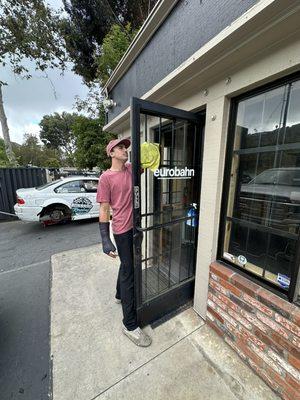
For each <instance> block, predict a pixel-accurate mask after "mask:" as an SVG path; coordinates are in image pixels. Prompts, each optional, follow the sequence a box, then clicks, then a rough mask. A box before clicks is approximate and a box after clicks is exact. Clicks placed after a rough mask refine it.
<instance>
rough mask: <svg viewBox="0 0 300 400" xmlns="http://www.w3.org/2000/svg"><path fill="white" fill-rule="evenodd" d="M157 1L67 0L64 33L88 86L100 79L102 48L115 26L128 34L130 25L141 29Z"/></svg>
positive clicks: (68, 48) (75, 69)
mask: <svg viewBox="0 0 300 400" xmlns="http://www.w3.org/2000/svg"><path fill="white" fill-rule="evenodd" d="M156 1H157V0H139V1H138V0H91V1H82V0H63V3H64V8H65V11H66V12H67V14H68V16H67V18H64V19H63V20H62V32H63V35H64V38H65V42H66V48H67V51H68V54H69V56H70V58H71V59H72V61H73V62H74V68H73V70H74V71H75V72H76V73H77V74H79V75H81V76H82V77H83V79H84V80H85V82H86V83H90V82H93V81H95V80H96V79H97V75H98V74H97V72H98V62H97V60H98V57H99V56H100V55H101V46H102V42H103V40H104V37H105V36H106V35H107V33H108V32H109V30H110V29H111V26H112V25H113V24H118V25H119V26H120V28H121V29H123V31H124V32H126V28H125V26H126V25H127V24H128V23H130V24H131V27H132V29H133V30H136V29H138V28H139V27H140V26H141V25H142V23H143V22H144V21H145V19H146V18H147V16H148V14H149V12H150V10H151V9H152V8H153V6H154V5H155V3H156Z"/></svg>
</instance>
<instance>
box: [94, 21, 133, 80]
mask: <svg viewBox="0 0 300 400" xmlns="http://www.w3.org/2000/svg"><path fill="white" fill-rule="evenodd" d="M135 34H136V32H135V31H132V29H131V25H130V23H128V24H127V25H126V26H125V27H124V28H121V27H120V25H117V24H114V25H112V27H111V28H110V30H109V32H108V33H107V35H106V36H105V38H104V39H103V43H102V49H101V55H100V56H99V57H98V59H97V60H96V61H97V64H98V70H97V77H98V78H99V80H100V82H101V84H105V82H106V81H107V80H108V78H109V76H110V75H111V73H112V71H113V70H114V69H115V67H116V66H117V64H118V62H119V61H120V59H121V58H122V56H123V54H124V53H125V51H126V50H127V48H128V47H129V45H130V43H131V41H132V40H133V38H134V36H135Z"/></svg>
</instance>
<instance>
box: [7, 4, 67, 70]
mask: <svg viewBox="0 0 300 400" xmlns="http://www.w3.org/2000/svg"><path fill="white" fill-rule="evenodd" d="M60 24H61V22H60V18H59V14H58V13H56V12H54V11H53V10H52V9H51V8H50V7H49V6H48V5H47V4H46V3H45V2H44V1H43V0H2V1H1V12H0V65H1V64H2V66H5V65H6V64H7V63H9V64H10V66H11V68H12V71H13V72H14V73H15V74H18V75H20V74H22V75H23V76H25V77H26V78H30V74H29V71H28V68H27V66H26V65H25V64H24V59H29V60H31V61H34V62H35V66H36V69H37V70H40V71H44V70H45V69H46V68H47V67H50V68H55V67H59V68H62V69H64V67H65V62H66V53H65V48H64V42H63V39H62V36H61V33H60V32H61V31H60Z"/></svg>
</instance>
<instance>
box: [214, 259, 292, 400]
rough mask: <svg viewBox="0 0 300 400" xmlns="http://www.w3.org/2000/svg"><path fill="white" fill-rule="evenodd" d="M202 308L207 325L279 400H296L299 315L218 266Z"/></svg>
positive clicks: (269, 294) (248, 281)
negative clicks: (205, 310)
mask: <svg viewBox="0 0 300 400" xmlns="http://www.w3.org/2000/svg"><path fill="white" fill-rule="evenodd" d="M207 302H208V312H207V324H208V325H209V326H211V327H212V328H213V329H214V330H215V331H216V332H217V333H218V334H219V335H220V336H222V337H223V338H224V340H225V341H226V343H228V344H229V346H231V347H232V348H233V349H234V350H235V351H236V352H237V353H238V354H239V356H240V357H241V358H242V359H243V360H244V361H245V362H246V363H248V365H249V366H250V367H251V368H252V369H253V370H254V371H255V372H256V373H257V374H258V375H259V376H260V377H261V378H262V379H263V380H264V381H265V382H266V383H267V384H268V385H269V386H270V387H271V388H272V389H273V390H274V391H275V392H277V393H278V394H279V395H280V396H281V397H282V398H283V399H285V400H296V399H300V309H299V308H298V307H297V306H294V305H292V304H290V303H288V302H287V301H285V300H283V299H281V298H280V297H278V296H276V295H274V294H273V293H271V292H269V291H268V290H266V289H264V288H262V287H261V286H258V285H256V284H255V283H253V282H252V281H250V280H248V279H246V278H244V277H243V276H241V275H240V274H238V273H235V272H233V271H232V270H230V269H229V268H226V267H224V266H223V265H221V264H219V263H217V262H214V263H212V264H211V266H210V279H209V292H208V300H207Z"/></svg>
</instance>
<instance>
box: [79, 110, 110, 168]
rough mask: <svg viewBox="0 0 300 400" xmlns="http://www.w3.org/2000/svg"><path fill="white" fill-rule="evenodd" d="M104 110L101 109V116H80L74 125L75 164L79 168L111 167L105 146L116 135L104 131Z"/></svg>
mask: <svg viewBox="0 0 300 400" xmlns="http://www.w3.org/2000/svg"><path fill="white" fill-rule="evenodd" d="M103 125H104V110H103V108H102V109H101V113H100V117H99V118H88V117H84V116H78V117H77V118H76V122H75V124H74V125H73V131H74V135H75V137H76V147H77V149H76V152H75V164H76V166H77V167H78V168H88V169H90V170H91V169H93V168H94V167H96V166H97V167H99V168H100V169H106V168H108V167H109V160H108V157H107V156H106V152H105V148H106V146H107V143H108V142H109V141H110V140H111V139H113V138H115V137H116V135H114V134H112V133H108V132H103V131H102V127H103Z"/></svg>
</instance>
